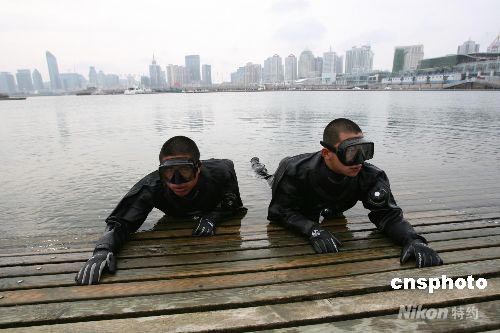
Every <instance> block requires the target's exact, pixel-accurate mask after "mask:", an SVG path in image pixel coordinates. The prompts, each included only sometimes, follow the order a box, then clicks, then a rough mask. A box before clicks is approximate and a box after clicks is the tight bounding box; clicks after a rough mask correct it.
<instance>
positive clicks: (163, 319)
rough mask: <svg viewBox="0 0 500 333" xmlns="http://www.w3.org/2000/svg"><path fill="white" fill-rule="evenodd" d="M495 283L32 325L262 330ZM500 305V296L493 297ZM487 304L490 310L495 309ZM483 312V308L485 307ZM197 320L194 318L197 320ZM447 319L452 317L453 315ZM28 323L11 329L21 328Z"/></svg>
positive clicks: (428, 300)
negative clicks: (432, 291)
mask: <svg viewBox="0 0 500 333" xmlns="http://www.w3.org/2000/svg"><path fill="white" fill-rule="evenodd" d="M490 283H491V285H492V287H491V288H485V289H482V290H480V289H474V290H468V289H464V290H458V289H452V290H450V289H446V290H437V291H435V292H434V293H432V294H429V293H427V292H426V291H423V290H411V291H409V290H403V291H400V290H398V291H387V292H379V293H371V294H363V295H355V296H347V297H335V298H326V299H319V300H312V301H302V302H294V303H284V304H271V305H263V306H253V307H245V308H237V309H227V310H216V311H205V312H196V313H192V312H190V313H180V314H172V315H159V316H148V317H139V318H129V319H114V320H100V321H87V322H77V323H68V324H56V325H43V326H33V327H30V331H31V332H54V333H56V332H91V331H92V332H93V331H96V332H97V331H99V332H108V331H120V332H145V331H146V332H160V331H161V332H165V331H177V332H207V331H214V330H218V331H221V330H229V329H230V330H236V329H245V330H248V329H262V328H279V327H283V326H294V325H301V324H304V323H314V322H324V321H335V320H342V319H349V318H353V317H355V316H356V317H372V316H374V315H380V314H395V313H397V312H398V311H399V308H400V306H401V305H411V304H421V305H423V306H426V307H439V306H449V305H450V303H451V304H462V303H463V302H468V303H473V302H476V304H477V302H481V301H489V300H491V299H492V298H494V297H498V296H499V295H500V281H499V279H490ZM491 303H492V305H494V306H498V305H499V304H500V301H491ZM490 309H491V307H488V312H487V313H488V314H491V313H494V312H492V311H491V310H490ZM482 314H484V312H482ZM194 319H195V320H194ZM447 322H450V323H451V322H452V321H451V320H448V321H447ZM481 323H482V324H488V325H497V324H500V318H499V317H498V316H495V315H493V316H491V315H488V316H484V318H481ZM24 329H25V328H11V329H6V332H19V331H20V330H24Z"/></svg>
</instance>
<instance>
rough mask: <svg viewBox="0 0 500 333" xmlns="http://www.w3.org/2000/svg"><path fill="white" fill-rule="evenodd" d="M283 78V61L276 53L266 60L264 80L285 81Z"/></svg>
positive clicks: (269, 81)
mask: <svg viewBox="0 0 500 333" xmlns="http://www.w3.org/2000/svg"><path fill="white" fill-rule="evenodd" d="M283 79H284V78H283V63H282V60H281V57H280V56H279V55H277V54H275V55H273V56H272V57H269V58H267V59H266V60H264V69H263V70H262V81H263V82H265V83H279V82H283Z"/></svg>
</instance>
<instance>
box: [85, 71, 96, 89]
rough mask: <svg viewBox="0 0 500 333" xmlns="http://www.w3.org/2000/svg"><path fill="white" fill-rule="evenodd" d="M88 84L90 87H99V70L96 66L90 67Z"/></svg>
mask: <svg viewBox="0 0 500 333" xmlns="http://www.w3.org/2000/svg"><path fill="white" fill-rule="evenodd" d="M87 86H88V87H89V88H90V87H93V88H96V87H97V72H96V71H95V68H94V66H90V67H89V83H88V85H87Z"/></svg>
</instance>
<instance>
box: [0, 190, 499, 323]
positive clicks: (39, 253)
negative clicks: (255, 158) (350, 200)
mask: <svg viewBox="0 0 500 333" xmlns="http://www.w3.org/2000/svg"><path fill="white" fill-rule="evenodd" d="M460 200H461V199H460ZM406 216H407V217H408V219H409V220H410V222H411V223H412V224H413V225H414V226H415V229H416V230H417V231H418V232H419V233H421V234H422V235H424V236H425V237H426V238H427V239H428V240H429V241H430V244H431V246H432V247H433V248H434V249H436V250H438V251H439V253H440V255H441V256H442V258H443V259H444V260H445V262H446V265H444V266H440V267H431V268H425V269H416V268H414V267H412V265H411V264H407V265H403V266H402V265H400V263H399V252H400V248H399V247H397V246H394V245H393V244H392V243H391V242H390V241H388V240H387V239H386V238H385V237H384V236H383V235H381V234H380V233H378V232H377V231H376V230H375V229H374V226H373V225H372V224H371V223H370V222H369V221H368V219H367V217H366V216H363V215H354V216H352V217H349V218H348V219H347V221H346V220H332V221H328V223H327V224H326V225H327V228H328V229H329V230H331V231H333V232H334V233H335V234H336V235H337V236H338V237H339V238H340V239H341V240H342V241H343V243H344V246H343V248H342V252H341V253H338V254H328V255H316V254H314V252H313V250H312V248H311V247H310V245H309V244H308V243H307V241H306V240H304V239H303V238H302V237H299V236H297V235H294V234H292V233H290V232H288V231H286V230H283V229H282V228H281V227H279V226H275V225H268V224H267V222H266V221H257V222H256V223H252V224H248V223H247V221H246V220H243V222H241V221H237V220H235V221H228V222H226V223H224V225H221V226H220V227H219V229H218V235H217V236H215V237H213V238H202V239H200V238H193V237H190V232H191V225H190V224H189V223H171V224H165V225H160V226H159V227H157V229H158V230H157V231H152V232H144V233H140V234H137V235H136V236H135V237H134V239H133V240H132V241H130V242H129V243H128V244H127V245H126V247H125V248H124V249H123V251H122V252H121V253H120V254H119V261H118V267H119V270H118V272H117V273H116V274H115V275H112V276H111V275H108V276H106V277H105V278H104V279H103V281H102V282H103V283H102V284H100V285H97V286H85V287H80V286H76V285H74V282H73V277H74V274H75V273H76V271H77V270H78V269H79V268H80V267H81V265H82V264H83V262H85V260H86V259H88V257H89V255H90V252H91V250H92V246H93V242H94V241H95V239H96V237H97V235H96V234H89V235H85V234H80V235H71V236H67V237H62V238H61V237H59V238H58V239H57V240H55V242H54V239H51V241H52V244H54V243H57V244H60V246H59V247H58V246H55V247H54V246H52V247H50V248H45V249H44V248H43V247H36V246H31V247H27V246H26V245H25V244H21V243H20V242H19V240H15V241H12V242H11V243H10V245H12V247H9V244H5V245H4V244H3V243H2V245H0V249H6V250H5V251H2V253H1V255H0V297H1V298H0V329H3V330H5V331H6V332H26V331H29V332H97V331H104V332H112V331H122V332H136V331H141V332H157V331H162V332H207V331H212V332H217V331H227V332H244V331H261V330H266V331H272V332H328V331H334V330H335V331H366V330H379V331H387V330H389V329H390V330H393V331H408V330H419V331H453V330H457V331H460V330H475V331H481V330H491V329H498V328H500V316H499V315H498V314H499V313H500V224H499V221H500V207H497V206H491V205H490V206H482V207H481V206H477V208H467V209H463V210H450V209H438V210H436V209H434V210H433V209H430V210H424V211H410V212H407V213H406ZM75 238H77V239H75ZM47 239H48V238H44V237H38V238H36V240H35V241H38V242H39V244H44V242H46V241H47ZM23 250H24V251H23ZM443 274H444V275H447V276H449V277H453V278H459V277H467V276H468V275H473V276H474V277H476V278H477V277H485V278H486V279H487V280H488V287H487V288H486V289H483V290H480V289H477V288H476V289H474V290H467V289H464V290H458V289H453V290H439V291H435V292H434V293H433V294H429V293H428V292H427V291H424V290H392V288H391V287H390V281H391V279H392V278H395V277H401V278H404V277H413V278H418V277H441V276H442V275H443ZM410 304H421V305H423V306H426V307H431V308H443V309H448V310H449V311H450V312H451V311H452V309H453V308H454V307H455V308H456V307H460V306H462V307H465V306H471V307H472V306H474V307H475V309H477V311H478V314H479V317H478V318H477V319H474V320H472V319H468V320H465V319H464V320H456V319H453V318H448V319H447V320H441V319H440V320H418V319H403V318H398V312H399V309H400V306H401V305H410Z"/></svg>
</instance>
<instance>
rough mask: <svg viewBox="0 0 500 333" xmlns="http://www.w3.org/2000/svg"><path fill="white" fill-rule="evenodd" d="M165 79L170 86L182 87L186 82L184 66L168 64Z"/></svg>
mask: <svg viewBox="0 0 500 333" xmlns="http://www.w3.org/2000/svg"><path fill="white" fill-rule="evenodd" d="M167 81H168V85H169V86H170V87H171V88H180V87H183V86H184V84H185V82H186V69H185V68H184V66H178V65H168V66H167Z"/></svg>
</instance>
